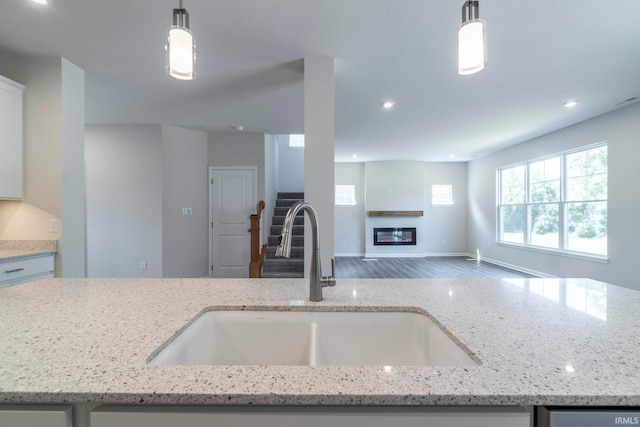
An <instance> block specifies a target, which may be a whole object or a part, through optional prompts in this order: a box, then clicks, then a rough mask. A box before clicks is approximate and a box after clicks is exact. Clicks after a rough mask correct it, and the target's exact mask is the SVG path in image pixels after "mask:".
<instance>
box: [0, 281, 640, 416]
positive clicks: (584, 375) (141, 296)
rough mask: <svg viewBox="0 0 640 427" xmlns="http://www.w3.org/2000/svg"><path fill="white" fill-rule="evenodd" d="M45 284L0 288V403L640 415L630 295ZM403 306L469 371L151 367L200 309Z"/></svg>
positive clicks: (397, 287) (551, 284)
mask: <svg viewBox="0 0 640 427" xmlns="http://www.w3.org/2000/svg"><path fill="white" fill-rule="evenodd" d="M306 297H307V288H306V287H305V286H304V284H303V281H302V279H251V280H250V279H46V280H41V281H37V282H33V283H27V284H23V285H20V286H15V287H12V288H8V289H3V290H0V361H1V363H0V403H20V402H30V403H46V402H89V403H114V404H181V405H190V404H196V405H197V404H264V405H636V406H637V405H640V316H639V315H638V307H640V292H637V291H633V290H629V289H625V288H620V287H617V286H612V285H607V284H604V283H600V282H594V281H590V280H586V279H490V280H435V279H429V280H427V279H424V280H422V279H411V280H407V279H402V280H400V279H398V280H396V279H339V280H338V284H337V286H336V287H335V288H325V289H324V297H325V300H324V301H322V302H319V303H310V302H308V301H306ZM207 308H214V309H216V308H217V309H242V310H250V309H276V310H332V309H341V310H352V311H353V310H355V311H358V310H366V311H371V310H375V309H382V310H391V309H417V310H420V311H424V312H427V313H429V315H430V316H431V317H432V318H433V319H435V320H436V321H437V322H438V323H440V324H441V325H442V326H443V327H444V328H445V329H446V331H447V333H449V334H451V335H453V336H455V337H456V338H457V339H458V340H459V341H460V342H461V343H463V344H464V345H465V346H466V347H467V348H468V349H469V350H470V351H471V352H472V353H473V354H474V355H475V357H477V358H478V359H479V360H480V361H481V362H482V363H481V364H480V365H479V366H467V367H442V366H431V367H430V366H423V367H420V366H393V367H391V369H389V368H386V369H384V368H383V367H379V366H366V367H343V366H315V367H305V366H150V365H147V358H148V357H149V355H150V354H151V353H152V352H154V350H156V349H157V348H158V347H159V346H160V345H162V344H163V343H164V342H165V341H166V340H167V339H168V338H169V337H171V336H172V335H173V334H174V333H175V332H176V331H177V330H179V329H180V328H181V327H183V326H184V325H185V323H187V322H188V321H189V320H191V319H193V318H194V317H195V316H196V315H198V313H200V312H201V311H202V310H203V309H207Z"/></svg>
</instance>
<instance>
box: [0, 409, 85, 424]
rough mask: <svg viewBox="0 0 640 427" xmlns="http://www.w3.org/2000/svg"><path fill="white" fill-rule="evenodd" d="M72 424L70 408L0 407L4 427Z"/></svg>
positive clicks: (1, 421)
mask: <svg viewBox="0 0 640 427" xmlns="http://www.w3.org/2000/svg"><path fill="white" fill-rule="evenodd" d="M71 423H72V417H71V407H70V406H38V405H34V406H29V405H16V406H11V405H7V406H3V405H0V426H3V427H4V426H11V427H43V426H46V427H71Z"/></svg>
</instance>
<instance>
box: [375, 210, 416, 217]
mask: <svg viewBox="0 0 640 427" xmlns="http://www.w3.org/2000/svg"><path fill="white" fill-rule="evenodd" d="M367 215H368V216H423V215H424V211H368V212H367Z"/></svg>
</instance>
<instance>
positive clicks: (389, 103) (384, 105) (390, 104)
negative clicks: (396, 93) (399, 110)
mask: <svg viewBox="0 0 640 427" xmlns="http://www.w3.org/2000/svg"><path fill="white" fill-rule="evenodd" d="M394 105H396V103H395V102H393V101H384V102H383V103H382V108H384V109H385V110H390V109H392V108H393V106H394Z"/></svg>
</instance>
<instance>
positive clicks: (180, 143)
mask: <svg viewBox="0 0 640 427" xmlns="http://www.w3.org/2000/svg"><path fill="white" fill-rule="evenodd" d="M207 146H208V141H207V134H206V133H203V132H198V131H193V130H188V129H183V128H179V127H176V126H167V125H164V126H162V276H163V277H206V276H208V274H209V270H208V265H209V259H208V258H209V257H208V253H209V239H208V234H207V230H208V227H207V224H208V222H209V219H208V218H209V212H208V209H209V205H208V203H207V200H208V185H207V180H208V173H207V170H208V169H207V151H208V148H207ZM183 208H191V211H192V215H183Z"/></svg>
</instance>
